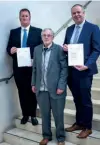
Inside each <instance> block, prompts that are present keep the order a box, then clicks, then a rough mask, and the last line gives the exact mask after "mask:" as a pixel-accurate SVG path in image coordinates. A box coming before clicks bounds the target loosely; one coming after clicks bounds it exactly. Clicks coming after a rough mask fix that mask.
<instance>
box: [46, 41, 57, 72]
mask: <svg viewBox="0 0 100 145" xmlns="http://www.w3.org/2000/svg"><path fill="white" fill-rule="evenodd" d="M54 51H55V45H54V43H53V45H52V49H51V54H50V58H49V63H48V69H47V73H48V72H49V70H50V68H51V65H52V60H54V55H55V52H54Z"/></svg>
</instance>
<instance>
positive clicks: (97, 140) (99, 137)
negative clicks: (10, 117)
mask: <svg viewBox="0 0 100 145" xmlns="http://www.w3.org/2000/svg"><path fill="white" fill-rule="evenodd" d="M20 119H21V117H19V118H18V119H16V120H15V124H16V127H17V128H19V129H23V130H27V131H30V132H33V133H35V132H36V133H37V134H41V132H42V127H41V124H42V121H41V118H38V121H39V125H38V126H32V124H31V122H30V120H29V122H28V123H27V124H26V125H21V124H20ZM51 126H52V132H53V135H54V134H55V133H54V132H55V123H54V121H53V120H52V121H51ZM69 126H70V125H68V124H65V127H69ZM79 132H80V131H74V132H66V140H67V141H68V142H71V143H74V144H77V145H100V132H99V131H96V130H93V133H92V134H91V135H90V136H89V137H88V138H87V139H78V138H77V137H76V136H77V135H78V133H79ZM48 145H49V144H48ZM52 145H53V144H52ZM67 145H69V144H67Z"/></svg>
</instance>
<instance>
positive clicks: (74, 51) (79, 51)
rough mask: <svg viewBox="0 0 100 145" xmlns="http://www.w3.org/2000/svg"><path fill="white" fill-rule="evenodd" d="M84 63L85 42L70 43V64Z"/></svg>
mask: <svg viewBox="0 0 100 145" xmlns="http://www.w3.org/2000/svg"><path fill="white" fill-rule="evenodd" d="M74 65H84V48H83V44H68V66H74Z"/></svg>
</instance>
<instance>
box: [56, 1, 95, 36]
mask: <svg viewBox="0 0 100 145" xmlns="http://www.w3.org/2000/svg"><path fill="white" fill-rule="evenodd" d="M91 2H92V1H88V2H86V3H85V5H83V7H84V9H86V8H87V6H88V5H89V4H90V3H91ZM71 21H72V18H69V20H68V21H67V22H65V23H64V24H63V25H62V26H61V27H60V28H59V29H58V30H57V31H56V32H55V36H57V35H58V34H59V33H60V32H61V31H62V30H63V29H65V28H66V27H67V26H68V24H69V23H70V22H71Z"/></svg>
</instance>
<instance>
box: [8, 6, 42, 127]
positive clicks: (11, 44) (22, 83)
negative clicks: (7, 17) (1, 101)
mask: <svg viewBox="0 0 100 145" xmlns="http://www.w3.org/2000/svg"><path fill="white" fill-rule="evenodd" d="M19 19H20V23H21V27H19V28H16V29H13V30H11V31H10V37H9V41H8V46H7V52H8V54H9V55H10V56H11V57H12V59H13V73H14V79H15V82H16V85H17V88H18V94H19V99H20V105H21V109H22V114H23V118H22V119H21V124H26V123H27V121H28V119H29V116H31V121H32V124H33V125H37V124H38V120H37V119H36V108H37V101H36V96H35V93H33V92H32V90H31V75H32V67H31V66H30V67H18V64H17V56H16V52H17V49H18V48H21V47H22V48H23V49H24V47H29V48H30V53H31V59H32V60H33V59H34V58H33V51H34V47H35V46H37V45H39V44H41V42H42V41H41V29H40V28H36V27H32V26H31V25H30V20H31V14H30V11H29V10H28V9H21V10H20V13H19Z"/></svg>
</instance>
